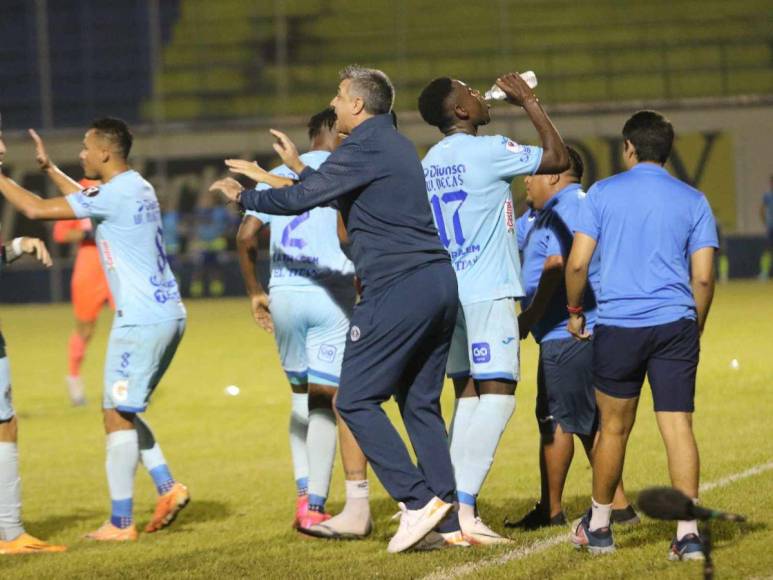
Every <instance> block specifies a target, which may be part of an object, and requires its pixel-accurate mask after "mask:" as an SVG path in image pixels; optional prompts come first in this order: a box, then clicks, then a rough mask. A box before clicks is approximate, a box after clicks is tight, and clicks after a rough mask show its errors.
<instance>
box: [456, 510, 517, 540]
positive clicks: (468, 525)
mask: <svg viewBox="0 0 773 580" xmlns="http://www.w3.org/2000/svg"><path fill="white" fill-rule="evenodd" d="M459 524H460V525H461V528H462V533H463V534H464V536H465V538H467V540H469V541H470V542H471V543H473V544H478V545H481V546H491V545H494V544H510V543H512V540H511V539H510V538H505V537H504V536H500V535H499V534H497V533H496V532H495V531H494V530H492V529H491V528H489V527H488V526H487V525H486V524H484V523H483V521H482V520H481V519H480V518H479V517H477V516H476V517H475V518H474V519H473V520H472V521H462V519H461V518H460V519H459Z"/></svg>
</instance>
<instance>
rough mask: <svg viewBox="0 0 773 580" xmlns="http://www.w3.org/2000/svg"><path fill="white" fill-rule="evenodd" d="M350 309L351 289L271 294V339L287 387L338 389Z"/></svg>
mask: <svg viewBox="0 0 773 580" xmlns="http://www.w3.org/2000/svg"><path fill="white" fill-rule="evenodd" d="M353 308H354V291H353V290H352V291H351V292H341V293H340V294H330V293H328V292H326V291H325V290H322V289H314V290H285V289H280V290H277V289H274V290H272V291H271V294H270V302H269V309H270V310H271V318H272V319H273V321H274V337H275V339H276V345H277V347H278V348H279V359H280V360H281V362H282V368H283V369H284V371H285V374H286V375H287V379H288V380H289V381H290V384H292V385H299V384H304V383H307V382H308V383H314V384H317V385H326V386H329V387H337V386H338V382H339V377H340V376H341V362H342V361H343V358H344V346H345V345H346V335H347V333H348V332H349V320H350V319H351V316H352V309H353Z"/></svg>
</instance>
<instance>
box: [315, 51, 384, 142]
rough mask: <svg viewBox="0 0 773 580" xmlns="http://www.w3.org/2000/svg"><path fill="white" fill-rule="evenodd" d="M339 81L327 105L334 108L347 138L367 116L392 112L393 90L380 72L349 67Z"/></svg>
mask: <svg viewBox="0 0 773 580" xmlns="http://www.w3.org/2000/svg"><path fill="white" fill-rule="evenodd" d="M339 81H340V82H339V83H338V92H337V93H336V96H335V97H333V100H332V101H330V106H331V107H333V109H335V113H336V116H337V117H338V130H339V131H341V132H342V133H344V134H347V135H348V134H349V133H351V131H352V129H354V128H355V127H356V126H357V125H359V124H360V123H362V122H363V121H365V120H367V119H369V118H370V117H372V116H374V115H383V114H385V113H388V112H389V111H391V110H392V105H393V104H394V100H395V88H394V86H393V85H392V81H390V80H389V77H388V76H387V75H386V74H384V73H383V72H382V71H380V70H377V69H373V68H364V67H361V66H357V65H350V66H347V67H346V68H345V69H343V70H342V71H341V73H340V75H339Z"/></svg>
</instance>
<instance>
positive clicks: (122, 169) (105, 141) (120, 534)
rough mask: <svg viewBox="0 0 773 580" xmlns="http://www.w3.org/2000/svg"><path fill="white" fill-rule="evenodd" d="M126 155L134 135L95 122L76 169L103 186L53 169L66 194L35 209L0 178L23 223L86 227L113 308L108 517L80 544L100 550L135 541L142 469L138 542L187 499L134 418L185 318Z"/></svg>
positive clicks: (148, 200) (154, 221)
mask: <svg viewBox="0 0 773 580" xmlns="http://www.w3.org/2000/svg"><path fill="white" fill-rule="evenodd" d="M131 145H132V134H131V132H130V131H129V128H128V127H127V126H126V124H125V123H124V122H123V121H121V120H118V119H110V118H105V119H100V120H98V121H95V122H94V123H93V124H92V125H91V128H90V129H89V130H88V131H87V132H86V135H85V138H84V140H83V150H82V151H81V154H80V160H81V164H82V165H83V169H84V171H85V175H86V178H88V179H99V180H101V181H102V185H100V186H99V187H90V188H88V189H85V190H81V187H80V185H79V184H78V183H77V182H76V181H74V180H72V179H70V178H69V177H67V176H66V175H65V174H64V173H62V172H61V171H59V170H58V169H56V171H53V172H51V173H50V174H51V175H52V178H53V180H54V182H55V183H56V184H57V186H58V187H59V189H60V190H61V191H62V193H65V194H68V195H65V196H64V197H59V198H53V199H41V198H40V197H38V196H36V195H35V194H33V193H32V192H29V191H27V190H26V189H24V188H22V187H20V186H19V185H18V184H16V183H15V182H14V181H12V180H11V179H8V178H6V177H0V192H2V194H3V195H4V196H5V198H6V199H7V200H8V201H9V202H10V203H11V204H12V205H13V206H14V207H16V208H17V209H18V210H19V211H21V212H22V213H23V214H24V215H25V216H27V217H28V218H30V219H39V220H61V219H76V218H77V219H82V218H91V219H92V221H93V223H94V226H95V230H96V242H97V246H98V248H99V252H100V259H101V261H102V266H103V267H104V269H105V272H106V274H107V278H108V282H109V284H110V290H111V292H112V294H113V297H114V298H115V305H116V309H115V319H114V321H113V327H112V330H111V331H110V340H109V344H108V349H107V359H106V361H105V385H104V389H105V390H104V398H103V411H104V422H105V431H106V433H107V462H106V468H107V480H108V487H109V490H110V498H111V501H112V512H111V516H110V519H109V520H108V521H107V522H105V523H104V524H103V525H102V526H101V527H100V528H99V529H98V530H96V531H95V532H92V533H90V534H88V536H87V537H88V538H89V539H93V540H100V541H105V540H107V541H127V540H136V539H137V529H136V527H135V525H134V519H133V496H134V473H135V471H136V469H137V465H138V463H139V462H140V461H142V464H143V465H144V466H145V467H146V468H147V469H148V471H149V472H150V475H151V477H152V478H153V482H154V483H155V485H156V489H157V491H158V494H159V498H158V502H157V504H156V510H155V512H154V514H153V517H152V519H151V521H150V523H148V525H147V526H146V528H145V531H146V532H155V531H157V530H159V529H161V528H163V527H165V526H166V525H168V524H170V523H171V522H172V521H173V520H174V518H175V517H176V515H177V513H178V512H179V511H180V509H182V508H183V507H184V506H185V505H186V504H187V503H188V501H189V499H190V498H189V495H188V490H187V488H186V487H185V486H184V485H182V484H181V483H179V482H176V481H175V480H174V478H173V477H172V475H171V473H170V470H169V467H168V466H167V463H166V459H165V458H164V455H163V453H162V452H161V449H160V447H159V446H158V443H156V441H155V438H154V437H153V433H152V431H151V430H150V429H149V427H148V426H147V424H146V423H145V422H144V421H143V420H142V419H141V418H140V416H139V414H140V413H142V412H144V411H145V409H146V408H147V405H148V402H149V400H150V397H151V395H152V394H153V391H154V389H155V388H156V386H157V385H158V383H159V381H160V380H161V378H162V376H163V375H164V372H165V371H166V369H167V368H168V367H169V364H170V363H171V362H172V358H173V356H174V354H175V351H176V350H177V346H178V344H179V343H180V339H181V338H182V335H183V331H184V329H185V318H186V315H185V309H184V307H183V304H182V301H181V300H180V292H179V290H178V288H177V282H176V280H175V278H174V275H173V274H172V270H171V268H170V267H169V263H168V261H167V258H166V253H165V251H164V234H163V229H162V226H161V212H160V210H159V205H158V200H157V199H156V194H155V192H154V190H153V187H152V186H151V185H150V184H149V183H148V182H147V181H145V180H144V179H143V178H142V177H141V176H140V174H139V173H137V172H136V171H134V170H132V169H131V168H130V167H129V165H128V163H127V158H128V155H129V151H130V150H131Z"/></svg>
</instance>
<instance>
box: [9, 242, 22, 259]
mask: <svg viewBox="0 0 773 580" xmlns="http://www.w3.org/2000/svg"><path fill="white" fill-rule="evenodd" d="M23 239H24V238H14V239H13V241H12V242H11V249H12V250H13V253H14V254H16V256H21V255H22V254H23V253H24V250H22V249H21V243H22V241H23Z"/></svg>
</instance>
